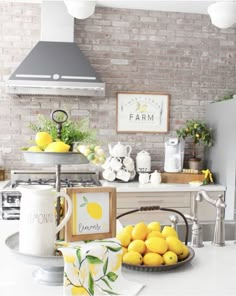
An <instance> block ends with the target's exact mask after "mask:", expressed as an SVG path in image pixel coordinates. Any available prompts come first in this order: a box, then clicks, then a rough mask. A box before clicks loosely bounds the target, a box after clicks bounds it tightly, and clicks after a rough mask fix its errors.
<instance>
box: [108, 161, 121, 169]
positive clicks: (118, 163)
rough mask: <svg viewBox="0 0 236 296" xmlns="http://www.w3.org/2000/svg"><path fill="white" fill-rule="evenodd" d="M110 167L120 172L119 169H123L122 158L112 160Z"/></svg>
mask: <svg viewBox="0 0 236 296" xmlns="http://www.w3.org/2000/svg"><path fill="white" fill-rule="evenodd" d="M110 167H111V168H112V169H113V170H114V171H119V169H121V167H122V162H121V159H120V158H112V160H111V161H110Z"/></svg>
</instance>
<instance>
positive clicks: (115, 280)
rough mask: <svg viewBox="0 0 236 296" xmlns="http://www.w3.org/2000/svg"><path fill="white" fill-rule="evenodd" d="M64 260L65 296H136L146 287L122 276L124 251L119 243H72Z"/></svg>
mask: <svg viewBox="0 0 236 296" xmlns="http://www.w3.org/2000/svg"><path fill="white" fill-rule="evenodd" d="M59 250H60V251H61V252H62V254H63V257H64V262H65V264H64V295H65V296H68V295H84V296H85V295H86V296H100V295H122V296H136V295H138V293H139V292H140V291H141V289H142V288H143V287H144V284H142V283H137V282H133V281H129V280H127V279H125V278H124V277H123V275H122V271H121V266H122V247H121V245H120V243H119V241H118V240H117V239H115V238H114V239H113V238H112V239H106V240H97V241H92V242H89V243H85V242H79V243H70V244H68V246H66V247H61V248H59Z"/></svg>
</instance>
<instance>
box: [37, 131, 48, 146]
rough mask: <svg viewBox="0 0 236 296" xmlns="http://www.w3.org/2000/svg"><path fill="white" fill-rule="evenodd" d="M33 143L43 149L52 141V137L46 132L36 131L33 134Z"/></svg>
mask: <svg viewBox="0 0 236 296" xmlns="http://www.w3.org/2000/svg"><path fill="white" fill-rule="evenodd" d="M35 143H36V144H37V146H39V147H40V148H41V149H45V148H46V147H47V146H48V145H49V144H50V143H52V137H51V135H50V134H49V133H47V132H38V133H37V134H36V135H35Z"/></svg>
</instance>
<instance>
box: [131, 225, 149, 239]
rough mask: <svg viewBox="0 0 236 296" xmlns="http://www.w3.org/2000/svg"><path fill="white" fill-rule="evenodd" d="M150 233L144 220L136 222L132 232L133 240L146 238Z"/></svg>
mask: <svg viewBox="0 0 236 296" xmlns="http://www.w3.org/2000/svg"><path fill="white" fill-rule="evenodd" d="M147 235H148V228H147V225H146V224H145V223H144V222H140V223H138V224H136V225H135V226H134V228H133V230H132V232H131V238H132V240H135V239H141V240H143V241H144V240H145V239H146V237H147Z"/></svg>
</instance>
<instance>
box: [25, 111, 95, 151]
mask: <svg viewBox="0 0 236 296" xmlns="http://www.w3.org/2000/svg"><path fill="white" fill-rule="evenodd" d="M61 116H63V115H58V120H59V119H60V118H61ZM30 128H31V129H32V130H33V131H34V132H42V131H44V132H48V133H49V134H50V135H51V136H52V139H53V141H56V140H57V139H58V137H57V124H56V123H55V122H54V121H52V120H51V118H46V117H45V116H44V115H42V114H39V115H38V122H37V123H31V124H30ZM60 140H62V141H63V142H64V143H66V144H68V145H70V146H71V147H72V144H73V143H74V142H80V143H81V144H92V143H93V144H96V143H97V139H96V131H95V130H94V129H91V128H89V123H88V120H87V119H81V120H79V121H71V120H70V119H68V120H67V121H66V122H65V123H63V125H62V133H61V139H60Z"/></svg>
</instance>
